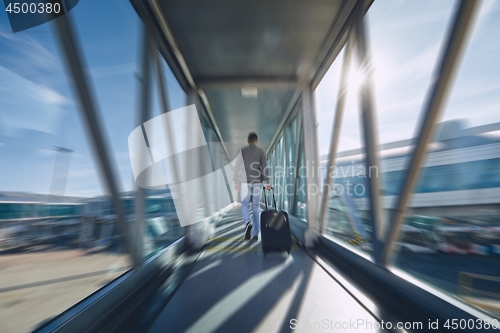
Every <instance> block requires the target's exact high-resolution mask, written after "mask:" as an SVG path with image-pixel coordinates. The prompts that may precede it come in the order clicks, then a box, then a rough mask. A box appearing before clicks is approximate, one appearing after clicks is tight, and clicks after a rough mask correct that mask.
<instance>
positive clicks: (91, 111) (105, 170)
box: [54, 13, 142, 266]
mask: <svg viewBox="0 0 500 333" xmlns="http://www.w3.org/2000/svg"><path fill="white" fill-rule="evenodd" d="M70 20H71V13H68V14H65V15H62V16H60V17H59V18H57V19H56V20H54V22H55V26H56V31H57V35H58V38H59V41H60V43H59V44H60V45H61V52H62V53H63V58H64V59H65V61H66V65H67V69H68V72H69V75H70V77H72V78H73V80H72V83H73V89H74V92H75V94H76V95H77V98H78V100H79V104H80V105H79V106H80V107H79V110H80V112H81V114H82V117H83V118H84V119H85V122H86V125H87V131H88V132H89V133H90V136H91V138H92V144H93V148H94V151H95V152H96V154H97V160H98V163H99V169H100V171H101V173H102V175H103V176H104V177H103V178H104V181H105V184H106V187H107V189H108V192H109V194H110V195H111V199H112V201H113V204H114V208H115V211H116V215H117V217H118V223H119V225H120V228H121V229H122V232H123V236H124V238H125V246H126V251H128V252H129V253H130V255H131V257H132V262H133V264H134V266H140V265H141V263H142V258H141V255H140V254H139V253H138V251H137V246H136V245H135V242H134V238H133V237H132V235H131V233H130V230H129V228H128V226H127V221H126V219H125V214H124V211H123V207H122V205H121V202H120V197H119V190H118V184H117V181H116V178H115V172H114V170H116V168H115V167H114V166H113V164H112V162H111V159H110V158H109V156H110V154H109V151H108V146H107V141H106V140H105V137H104V134H103V133H104V132H103V130H102V128H101V125H100V124H101V122H100V121H99V117H98V115H99V113H98V111H97V110H98V107H97V105H98V103H97V102H96V99H95V98H94V94H93V91H92V89H91V86H90V83H89V82H90V81H91V80H90V78H89V77H88V76H87V74H86V73H85V71H84V70H83V67H86V66H84V60H83V57H81V54H82V52H81V50H80V49H79V47H78V42H77V39H76V35H75V33H74V30H75V29H74V27H73V25H72V22H71V21H70Z"/></svg>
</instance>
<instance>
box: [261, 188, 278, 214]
mask: <svg viewBox="0 0 500 333" xmlns="http://www.w3.org/2000/svg"><path fill="white" fill-rule="evenodd" d="M263 190H264V203H265V204H266V210H267V195H266V187H265V186H264V188H263ZM271 192H273V202H274V209H275V210H276V209H277V208H276V199H275V198H274V187H272V186H271Z"/></svg>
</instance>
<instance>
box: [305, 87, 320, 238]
mask: <svg viewBox="0 0 500 333" xmlns="http://www.w3.org/2000/svg"><path fill="white" fill-rule="evenodd" d="M302 124H303V131H304V157H305V161H306V170H307V173H306V174H307V185H306V188H307V191H306V192H307V200H306V202H307V222H308V224H309V228H308V230H307V232H306V237H305V242H306V244H305V245H306V246H307V247H308V248H312V247H314V243H315V242H316V240H317V238H318V236H319V233H318V212H319V207H318V206H319V200H318V199H319V196H320V185H319V175H318V170H319V168H318V162H319V159H318V145H317V141H318V140H317V135H316V112H315V110H314V101H313V92H312V89H311V87H310V86H306V87H304V88H303V89H302Z"/></svg>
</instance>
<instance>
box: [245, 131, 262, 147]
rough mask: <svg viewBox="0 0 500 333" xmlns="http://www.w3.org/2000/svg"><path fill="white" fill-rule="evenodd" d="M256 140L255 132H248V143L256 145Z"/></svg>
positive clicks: (257, 138)
mask: <svg viewBox="0 0 500 333" xmlns="http://www.w3.org/2000/svg"><path fill="white" fill-rule="evenodd" d="M257 141H259V137H258V136H257V134H255V132H250V133H248V144H250V145H256V144H257Z"/></svg>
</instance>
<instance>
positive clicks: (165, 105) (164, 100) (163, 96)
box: [154, 50, 181, 183]
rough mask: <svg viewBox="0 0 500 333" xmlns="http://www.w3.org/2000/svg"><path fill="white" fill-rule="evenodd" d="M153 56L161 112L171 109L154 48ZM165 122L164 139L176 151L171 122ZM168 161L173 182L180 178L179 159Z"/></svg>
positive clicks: (165, 83) (160, 65) (166, 87)
mask: <svg viewBox="0 0 500 333" xmlns="http://www.w3.org/2000/svg"><path fill="white" fill-rule="evenodd" d="M154 58H155V63H156V74H157V78H158V88H159V90H160V91H159V95H160V102H161V107H162V109H163V113H167V112H169V111H172V110H170V100H169V98H168V85H167V82H166V79H165V77H164V73H165V71H164V70H163V65H162V60H161V59H160V55H159V54H158V52H157V51H156V50H155V52H154ZM165 123H166V125H167V129H166V131H165V132H166V134H167V135H166V138H165V141H166V142H168V145H169V149H170V151H176V148H175V137H174V136H173V135H172V133H174V129H173V128H172V123H171V122H170V121H167V122H165ZM169 161H170V165H168V167H169V168H172V170H173V174H174V182H176V183H177V182H178V181H179V179H181V178H180V173H179V161H178V160H177V159H176V158H169Z"/></svg>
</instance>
